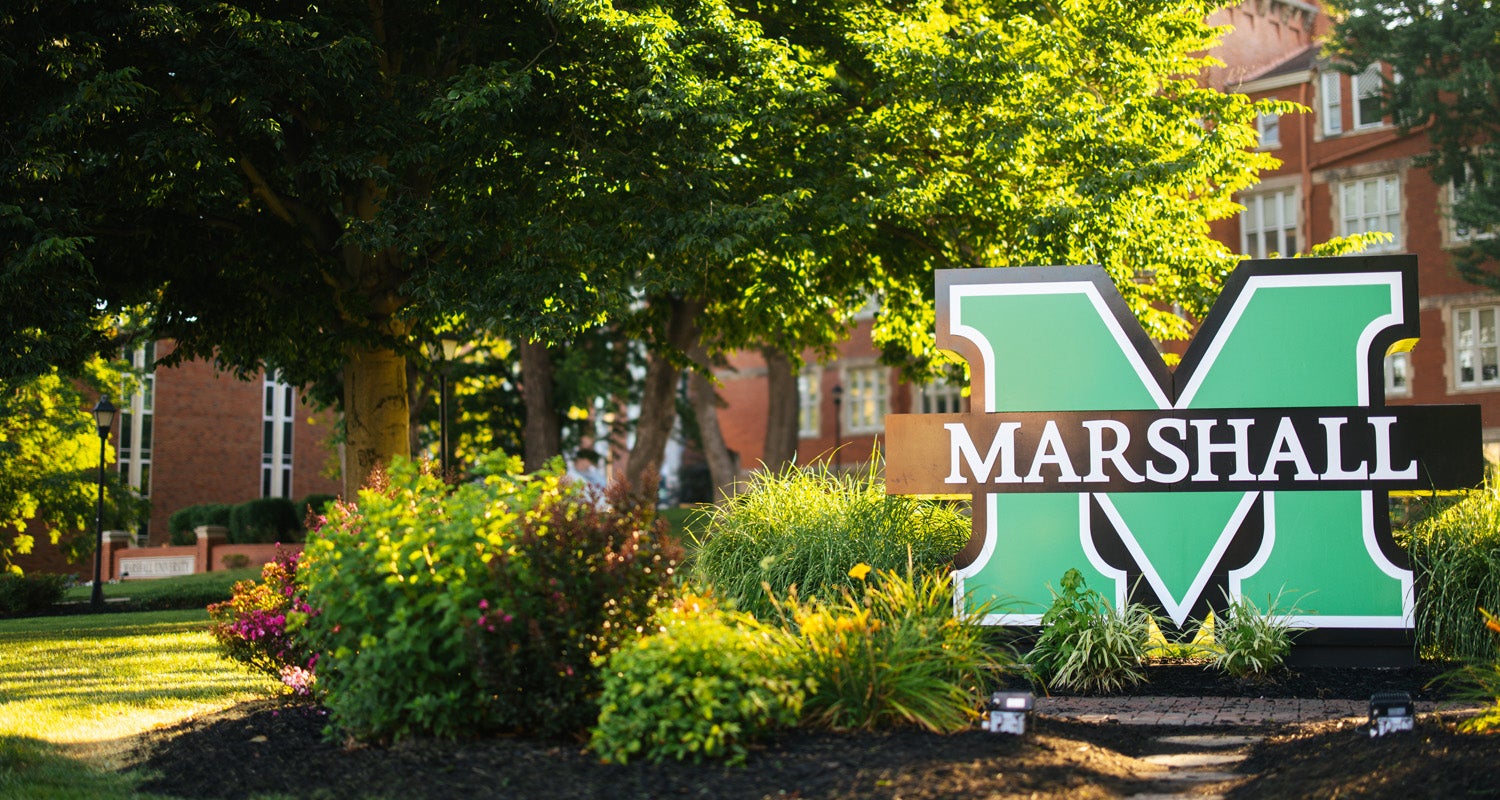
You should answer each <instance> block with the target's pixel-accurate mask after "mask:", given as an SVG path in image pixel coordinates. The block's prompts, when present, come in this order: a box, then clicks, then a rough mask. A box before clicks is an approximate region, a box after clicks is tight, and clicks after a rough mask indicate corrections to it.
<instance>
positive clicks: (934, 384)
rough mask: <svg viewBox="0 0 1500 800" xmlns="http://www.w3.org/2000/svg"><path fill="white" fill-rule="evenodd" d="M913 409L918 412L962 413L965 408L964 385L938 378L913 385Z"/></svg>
mask: <svg viewBox="0 0 1500 800" xmlns="http://www.w3.org/2000/svg"><path fill="white" fill-rule="evenodd" d="M911 395H912V397H911V401H912V402H911V404H912V410H913V411H915V412H916V413H918V414H960V413H963V410H964V389H963V387H962V386H960V385H958V384H956V383H952V382H950V381H947V380H945V379H943V378H937V379H936V380H933V381H931V382H930V383H924V384H920V385H916V386H913V387H911Z"/></svg>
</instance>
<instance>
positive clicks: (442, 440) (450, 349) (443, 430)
mask: <svg viewBox="0 0 1500 800" xmlns="http://www.w3.org/2000/svg"><path fill="white" fill-rule="evenodd" d="M438 344H439V345H440V346H441V347H442V349H443V365H442V367H440V368H439V369H438V465H439V466H441V467H442V469H443V476H444V477H445V478H446V477H447V475H448V458H449V456H450V455H451V454H450V452H449V450H448V369H449V366H450V365H451V364H452V363H453V357H454V356H456V355H458V340H457V339H455V338H453V337H452V336H444V337H443V338H441V339H439V340H438Z"/></svg>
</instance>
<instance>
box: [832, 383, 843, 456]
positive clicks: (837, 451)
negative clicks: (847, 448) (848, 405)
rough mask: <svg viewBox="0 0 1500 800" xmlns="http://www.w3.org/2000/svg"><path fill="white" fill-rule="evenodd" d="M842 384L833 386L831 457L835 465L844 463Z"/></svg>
mask: <svg viewBox="0 0 1500 800" xmlns="http://www.w3.org/2000/svg"><path fill="white" fill-rule="evenodd" d="M843 408H844V384H842V383H835V384H834V385H833V457H834V458H835V459H836V460H835V461H834V463H835V464H842V463H844V453H843V450H844V429H843V423H844V411H843Z"/></svg>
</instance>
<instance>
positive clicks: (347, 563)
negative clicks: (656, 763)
mask: <svg viewBox="0 0 1500 800" xmlns="http://www.w3.org/2000/svg"><path fill="white" fill-rule="evenodd" d="M476 474H478V475H480V476H482V480H481V481H477V482H476V481H471V482H467V483H463V484H461V485H459V486H458V487H456V488H454V487H449V486H448V485H447V484H446V483H444V482H443V480H442V479H441V477H439V476H438V475H436V474H434V473H433V472H432V471H431V469H430V468H429V467H427V466H423V465H418V464H414V463H412V462H410V461H407V460H404V459H398V460H396V462H395V463H393V464H392V465H391V468H390V472H389V473H388V475H383V474H377V476H376V477H375V478H374V479H372V483H371V485H370V486H368V487H366V488H365V489H362V490H360V492H359V496H358V505H357V506H355V505H353V504H349V503H344V502H341V503H336V504H335V505H334V506H333V507H332V508H331V509H330V510H329V513H328V519H327V524H326V525H325V526H324V527H323V528H322V529H321V530H319V531H317V532H315V533H314V534H312V535H311V537H310V541H309V542H308V545H307V549H306V551H305V555H304V560H303V572H302V575H303V578H304V580H305V584H306V587H307V599H308V602H309V603H310V604H312V605H313V606H314V607H317V608H319V609H321V611H322V614H321V615H319V616H317V617H313V618H311V619H310V620H309V622H308V626H307V631H308V634H309V635H310V637H311V640H312V641H315V642H317V643H318V644H319V649H320V651H321V652H322V653H323V659H322V660H321V661H320V662H319V664H318V667H319V672H318V681H319V686H320V688H321V689H322V690H323V692H324V702H325V704H326V705H327V706H328V708H329V709H330V711H331V712H332V713H333V716H334V722H335V724H337V725H338V726H339V727H341V728H342V729H344V730H345V731H346V732H347V733H350V734H352V735H354V736H356V737H360V738H404V737H408V736H411V735H416V734H431V735H437V736H447V737H452V736H458V735H461V734H464V735H467V734H472V733H475V732H480V731H484V730H493V729H497V728H522V729H525V730H528V731H534V732H542V733H550V732H556V731H558V730H559V729H561V728H571V730H572V731H578V730H581V729H582V728H583V727H584V726H586V725H587V724H588V722H591V721H592V715H593V712H592V705H591V702H592V699H593V698H592V695H591V692H592V691H593V689H594V688H595V687H596V686H597V675H596V672H595V670H596V666H595V664H594V663H593V662H592V661H591V659H590V656H591V655H595V654H597V655H601V656H602V655H604V654H605V653H606V652H607V650H608V648H609V646H610V644H611V643H613V642H617V641H619V640H620V637H622V636H624V635H625V634H626V633H633V632H634V631H635V630H636V628H637V627H638V626H641V625H643V624H644V623H645V621H646V620H647V619H649V615H650V613H651V610H652V606H653V604H654V602H655V598H657V597H658V596H660V595H661V594H662V593H663V591H664V590H663V587H664V586H665V585H666V583H667V582H669V581H670V580H671V576H672V569H671V566H670V564H669V563H668V560H667V559H665V558H663V557H662V555H661V553H660V552H659V551H658V545H657V544H656V541H657V539H656V536H655V533H654V531H652V530H651V529H649V528H648V527H646V526H647V525H648V523H649V521H650V520H649V515H650V510H649V507H647V508H642V509H640V510H635V511H625V512H618V513H617V512H613V511H600V510H598V509H595V508H593V506H592V504H590V503H588V502H586V501H585V500H584V499H583V498H582V497H581V496H579V495H578V494H577V492H576V491H575V490H574V489H573V488H570V487H569V486H567V485H566V484H565V483H564V482H563V481H562V478H561V475H560V474H558V473H557V472H543V473H539V474H537V475H531V476H527V475H522V474H520V462H519V459H515V458H507V457H505V456H502V455H498V454H497V455H491V456H486V457H484V458H482V459H480V462H479V464H478V465H477V466H476ZM616 499H618V498H616ZM643 598H645V599H643ZM507 681H514V683H513V684H512V683H508V682H507ZM580 706H582V707H583V708H586V709H589V710H587V711H581V710H580Z"/></svg>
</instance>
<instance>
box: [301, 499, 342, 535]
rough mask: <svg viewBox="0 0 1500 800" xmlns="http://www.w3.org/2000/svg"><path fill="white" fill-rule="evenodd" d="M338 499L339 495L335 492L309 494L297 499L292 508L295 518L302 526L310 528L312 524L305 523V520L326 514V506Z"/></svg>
mask: <svg viewBox="0 0 1500 800" xmlns="http://www.w3.org/2000/svg"><path fill="white" fill-rule="evenodd" d="M338 499H339V496H338V495H336V494H310V495H308V496H306V497H304V498H302V499H301V500H298V501H297V502H296V504H295V508H294V509H293V510H294V511H296V512H297V519H298V520H299V521H300V522H301V525H302V527H303V528H310V527H312V526H311V525H309V524H307V521H308V520H310V519H316V518H318V517H322V516H323V515H324V514H327V513H328V507H329V506H330V505H332V504H333V503H334V502H335V501H337V500H338Z"/></svg>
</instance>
